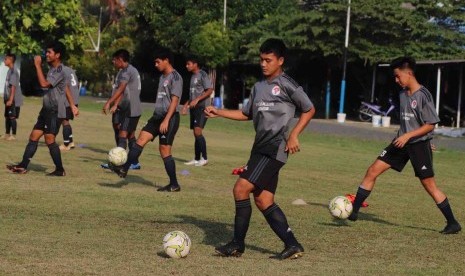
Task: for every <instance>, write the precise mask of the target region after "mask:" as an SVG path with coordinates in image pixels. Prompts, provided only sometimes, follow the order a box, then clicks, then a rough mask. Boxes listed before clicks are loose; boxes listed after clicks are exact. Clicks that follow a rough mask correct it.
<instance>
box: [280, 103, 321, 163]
mask: <svg viewBox="0 0 465 276" xmlns="http://www.w3.org/2000/svg"><path fill="white" fill-rule="evenodd" d="M314 115H315V108H314V107H313V108H312V109H310V110H309V111H307V112H304V113H302V114H301V115H300V118H299V121H298V122H297V124H296V125H295V127H294V128H293V129H292V131H291V133H290V134H289V137H288V139H287V143H286V149H285V150H286V151H287V152H289V153H290V154H294V153H296V152H299V151H300V144H299V138H298V137H299V134H300V133H301V132H302V131H303V130H304V129H305V127H306V126H307V125H308V123H309V122H310V120H311V119H312V118H313V116H314Z"/></svg>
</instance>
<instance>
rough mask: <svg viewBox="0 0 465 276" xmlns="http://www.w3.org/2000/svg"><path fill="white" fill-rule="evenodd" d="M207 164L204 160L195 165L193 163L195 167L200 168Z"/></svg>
mask: <svg viewBox="0 0 465 276" xmlns="http://www.w3.org/2000/svg"><path fill="white" fill-rule="evenodd" d="M207 164H208V160H206V159H200V160H199V161H198V162H197V163H195V166H196V167H202V166H205V165H207Z"/></svg>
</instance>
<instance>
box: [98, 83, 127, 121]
mask: <svg viewBox="0 0 465 276" xmlns="http://www.w3.org/2000/svg"><path fill="white" fill-rule="evenodd" d="M127 85H128V83H127V82H121V84H120V85H119V86H118V89H116V91H115V93H114V94H113V96H111V97H110V98H109V99H108V101H107V102H106V103H105V104H104V105H103V108H102V112H103V113H104V114H108V113H109V109H110V105H111V104H112V103H114V102H115V101H116V100H117V99H118V98H119V97H120V96H122V95H123V92H124V90H125V89H126V86H127Z"/></svg>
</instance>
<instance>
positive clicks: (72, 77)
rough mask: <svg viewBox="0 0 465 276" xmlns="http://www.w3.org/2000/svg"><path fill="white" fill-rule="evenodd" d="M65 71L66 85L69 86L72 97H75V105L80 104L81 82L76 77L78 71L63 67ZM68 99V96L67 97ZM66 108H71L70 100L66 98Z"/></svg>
mask: <svg viewBox="0 0 465 276" xmlns="http://www.w3.org/2000/svg"><path fill="white" fill-rule="evenodd" d="M63 70H64V71H65V75H66V84H67V85H68V87H69V89H70V90H71V95H72V96H73V101H74V104H75V105H77V104H79V82H78V78H77V77H76V71H74V70H73V69H72V68H71V67H68V66H66V65H63ZM65 98H66V95H65ZM65 105H66V107H68V106H69V102H68V99H67V98H66V101H65Z"/></svg>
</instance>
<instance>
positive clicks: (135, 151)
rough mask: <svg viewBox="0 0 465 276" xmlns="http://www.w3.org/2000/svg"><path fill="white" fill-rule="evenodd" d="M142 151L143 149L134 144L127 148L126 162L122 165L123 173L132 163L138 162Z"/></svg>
mask: <svg viewBox="0 0 465 276" xmlns="http://www.w3.org/2000/svg"><path fill="white" fill-rule="evenodd" d="M143 149H144V148H143V147H142V146H140V145H139V144H137V143H134V145H133V146H132V147H130V148H129V153H128V161H126V164H124V170H125V171H128V169H129V167H130V166H131V164H134V162H136V161H137V160H139V156H140V155H141V154H142V150H143Z"/></svg>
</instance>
